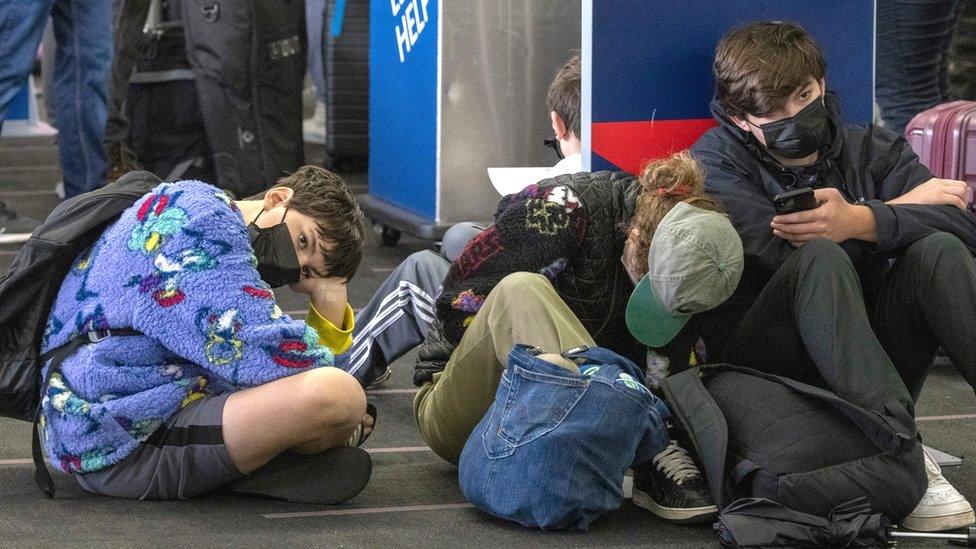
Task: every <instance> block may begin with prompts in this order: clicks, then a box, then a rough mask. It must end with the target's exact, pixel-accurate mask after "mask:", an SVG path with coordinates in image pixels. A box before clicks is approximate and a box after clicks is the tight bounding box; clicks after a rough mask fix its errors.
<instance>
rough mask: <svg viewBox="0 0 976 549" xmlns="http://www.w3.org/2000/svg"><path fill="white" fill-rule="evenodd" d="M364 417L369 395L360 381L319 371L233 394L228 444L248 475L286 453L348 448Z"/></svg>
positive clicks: (226, 418)
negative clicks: (345, 446) (347, 445)
mask: <svg viewBox="0 0 976 549" xmlns="http://www.w3.org/2000/svg"><path fill="white" fill-rule="evenodd" d="M365 412H366V394H365V393H364V392H363V389H362V387H361V386H360V385H359V382H358V381H356V379H355V378H353V377H352V376H351V375H349V374H347V373H346V372H344V371H342V370H339V369H338V368H318V369H315V370H310V371H307V372H302V373H300V374H296V375H294V376H290V377H286V378H283V379H279V380H277V381H272V382H270V383H266V384H264V385H261V386H258V387H252V388H250V389H245V390H243V391H239V392H236V393H234V394H232V395H231V396H230V397H229V398H228V399H227V403H226V404H225V405H224V415H223V434H224V444H226V446H227V451H228V453H230V457H231V459H232V460H233V461H234V465H236V466H237V468H238V469H239V470H240V471H241V472H242V473H244V474H249V473H251V472H252V471H254V470H255V469H257V468H258V467H261V466H262V465H264V464H265V463H267V462H268V461H269V460H271V459H272V458H273V457H275V456H276V455H278V454H280V453H281V452H284V451H285V450H292V451H295V452H299V453H318V452H322V451H325V450H327V449H329V448H334V447H337V446H343V445H345V444H346V443H347V442H348V441H349V437H350V435H351V434H352V432H353V431H354V430H355V429H356V427H357V426H358V425H359V424H360V423H361V422H363V421H364V419H363V417H364V415H365ZM367 427H371V425H368V426H367Z"/></svg>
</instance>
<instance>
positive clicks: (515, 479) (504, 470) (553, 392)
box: [458, 345, 670, 530]
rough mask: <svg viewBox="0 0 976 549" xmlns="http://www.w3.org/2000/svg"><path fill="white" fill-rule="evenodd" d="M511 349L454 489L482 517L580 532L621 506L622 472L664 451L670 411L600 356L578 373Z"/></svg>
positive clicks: (625, 367)
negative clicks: (456, 486)
mask: <svg viewBox="0 0 976 549" xmlns="http://www.w3.org/2000/svg"><path fill="white" fill-rule="evenodd" d="M538 353H539V351H538V350H534V349H532V348H531V347H529V346H526V345H516V346H515V347H514V348H513V349H512V351H511V353H510V354H509V361H508V365H507V368H506V370H505V373H504V374H503V375H502V379H501V381H500V383H499V386H498V390H497V392H496V394H495V402H494V404H493V405H492V407H491V408H490V409H489V410H488V412H487V414H485V417H484V418H483V419H482V420H481V422H480V423H479V424H478V426H477V427H476V428H475V430H474V431H473V432H472V434H471V436H470V437H469V438H468V442H467V444H466V445H465V447H464V450H463V451H462V453H461V459H460V463H459V471H458V474H459V482H460V484H461V490H462V492H463V493H464V495H465V497H466V498H467V499H468V501H470V502H471V503H473V504H474V505H475V506H476V507H478V508H479V509H481V510H482V511H484V512H486V513H489V514H491V515H494V516H497V517H500V518H504V519H508V520H513V521H515V522H518V523H520V524H522V525H525V526H534V527H539V528H543V529H558V528H571V529H578V530H585V529H586V528H587V527H588V526H589V524H590V523H591V522H592V521H593V520H595V519H596V518H597V517H599V516H600V515H602V514H603V513H605V512H607V511H610V510H613V509H616V508H617V507H619V506H620V504H621V502H622V501H623V489H622V485H623V476H624V471H626V469H627V468H628V467H630V466H631V465H633V464H638V463H642V462H644V461H647V460H649V459H650V458H651V457H653V456H654V455H656V454H657V453H658V452H660V451H661V450H662V449H664V447H665V446H666V445H667V442H668V434H667V429H666V426H665V423H664V422H665V420H666V419H667V417H668V416H669V414H670V413H669V411H668V408H667V406H666V405H665V404H664V402H662V401H661V400H660V399H658V398H657V397H655V396H654V395H653V394H652V393H651V392H650V391H649V390H648V389H647V388H646V387H645V386H644V384H643V381H644V375H643V372H642V371H641V370H640V369H639V368H638V367H637V366H636V365H635V364H634V363H633V362H631V361H629V360H627V359H625V358H623V357H621V356H619V355H617V354H615V353H613V352H611V351H608V350H606V349H600V348H592V349H585V350H583V351H580V352H574V353H567V355H566V356H568V357H569V358H580V357H582V358H584V359H585V360H584V361H583V364H582V365H581V366H580V367H579V369H580V373H579V374H576V373H573V372H570V371H569V370H567V369H565V368H562V367H560V366H557V365H555V364H551V363H549V362H547V361H544V360H541V359H539V358H537V357H536V354H538Z"/></svg>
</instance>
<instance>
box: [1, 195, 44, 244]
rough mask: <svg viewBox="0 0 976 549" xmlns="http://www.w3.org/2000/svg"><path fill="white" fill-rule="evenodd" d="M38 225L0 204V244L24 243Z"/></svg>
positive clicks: (36, 222)
mask: <svg viewBox="0 0 976 549" xmlns="http://www.w3.org/2000/svg"><path fill="white" fill-rule="evenodd" d="M40 224H41V223H40V222H39V221H37V220H36V219H33V218H30V217H26V216H22V215H20V214H18V213H17V212H15V211H13V210H12V209H10V208H8V207H7V205H6V204H4V203H3V202H0V244H17V243H22V242H26V241H27V239H28V238H30V235H31V233H32V232H34V229H36V228H37V227H38V225H40Z"/></svg>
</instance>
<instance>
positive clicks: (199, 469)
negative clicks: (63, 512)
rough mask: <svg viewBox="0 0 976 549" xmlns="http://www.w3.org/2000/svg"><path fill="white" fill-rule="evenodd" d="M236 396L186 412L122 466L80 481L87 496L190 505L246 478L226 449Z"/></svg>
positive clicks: (205, 401)
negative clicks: (225, 423) (227, 414)
mask: <svg viewBox="0 0 976 549" xmlns="http://www.w3.org/2000/svg"><path fill="white" fill-rule="evenodd" d="M228 396H230V393H225V394H221V395H217V396H208V397H204V398H202V399H200V400H198V401H196V402H194V403H192V404H190V405H189V406H187V407H186V408H183V409H182V410H180V411H179V412H177V413H176V415H174V416H173V417H171V418H169V420H168V421H166V423H164V424H163V425H162V426H160V427H159V429H157V430H156V432H155V433H153V434H152V436H150V437H149V439H148V440H146V442H143V443H142V444H141V445H140V446H139V447H138V448H136V449H135V451H133V452H132V453H131V454H129V456H128V457H126V458H125V459H124V460H122V461H121V462H119V463H117V464H115V465H113V466H111V467H107V468H105V469H102V470H100V471H95V472H93V473H85V474H79V475H75V478H76V479H77V480H78V484H80V485H81V487H82V488H84V489H85V490H87V491H89V492H92V493H95V494H101V495H104V496H113V497H119V498H130V499H186V498H189V497H193V496H196V495H199V494H202V493H204V492H208V491H210V490H213V489H214V488H217V487H219V486H222V485H224V484H226V483H228V482H230V481H232V480H236V479H239V478H241V477H243V476H244V475H243V474H241V472H240V471H238V470H237V467H236V466H235V465H234V462H233V461H231V459H230V454H228V453H227V447H226V446H225V445H224V435H223V431H222V427H221V425H222V419H223V412H224V403H225V402H226V401H227V397H228Z"/></svg>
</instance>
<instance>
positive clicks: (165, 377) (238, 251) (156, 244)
mask: <svg viewBox="0 0 976 549" xmlns="http://www.w3.org/2000/svg"><path fill="white" fill-rule="evenodd" d="M256 264H257V260H256V259H255V257H254V252H253V250H252V248H251V243H250V240H249V238H248V235H247V229H246V227H245V224H244V219H243V218H242V216H241V213H240V211H239V210H238V209H237V207H236V206H235V205H234V203H233V202H231V201H230V200H229V199H228V198H227V196H226V195H225V194H224V193H222V192H221V191H219V190H218V189H216V188H214V187H212V186H210V185H207V184H205V183H200V182H198V181H182V182H178V183H164V184H162V185H159V186H158V187H156V188H155V189H154V190H153V191H152V192H150V193H149V194H147V195H146V196H145V197H143V198H142V199H140V200H139V201H137V202H136V204H134V205H133V206H132V207H131V208H129V209H128V210H126V211H125V212H124V213H123V214H122V216H121V217H120V218H119V220H118V221H116V222H115V223H114V224H112V225H111V226H109V228H108V229H106V230H105V232H104V233H103V234H102V236H101V238H100V239H99V240H98V241H97V242H96V243H95V244H94V246H93V247H92V248H91V249H90V250H87V251H85V252H83V253H82V254H81V255H80V256H79V257H78V258H77V260H76V261H75V263H74V265H73V267H72V269H71V271H70V273H69V274H68V275H67V276H66V278H65V280H64V282H63V283H62V284H61V290H60V292H59V293H58V297H57V300H56V301H55V303H54V307H53V309H52V311H51V315H50V317H49V318H48V323H47V328H46V330H45V334H44V340H43V344H42V348H43V350H44V351H47V350H48V349H52V348H55V347H58V346H61V345H63V344H64V343H65V342H67V341H68V339H69V338H71V337H72V336H74V335H76V334H79V333H84V332H88V331H91V330H96V329H102V328H124V327H132V328H135V329H136V330H139V331H140V332H142V333H143V334H147V335H145V336H128V337H110V338H107V339H105V340H103V341H101V342H99V343H96V344H93V345H86V346H84V347H82V348H81V349H79V350H78V352H76V353H75V354H74V355H72V356H70V357H68V358H67V359H66V360H65V361H64V362H63V364H62V368H61V371H60V373H58V372H56V373H54V374H53V375H52V376H51V383H50V386H49V387H48V389H47V391H46V392H45V394H44V395H43V411H44V414H43V416H44V417H43V427H44V445H45V449H46V450H47V452H48V456H50V457H51V459H52V460H53V461H54V462H55V463H56V465H57V466H58V467H59V468H60V469H61V470H63V471H65V472H82V473H84V472H90V471H96V470H98V469H102V468H104V467H107V466H109V465H112V464H114V463H118V462H119V461H121V460H122V459H124V458H125V457H126V456H127V455H129V453H131V452H132V450H134V449H135V448H136V447H137V446H138V445H139V444H140V443H142V442H143V441H145V440H146V439H147V438H149V436H150V435H151V434H152V433H153V432H154V431H155V430H156V429H157V428H158V427H159V426H160V425H161V424H162V423H163V422H164V421H166V420H167V419H168V418H170V417H171V416H172V415H173V414H175V413H176V412H177V411H179V410H180V409H181V408H183V407H184V406H186V405H187V404H189V403H190V402H193V401H194V400H196V399H198V398H201V397H202V396H203V395H204V394H208V393H217V392H225V391H234V390H236V389H239V388H243V387H251V386H255V385H260V384H262V383H266V382H269V381H272V380H275V379H278V378H281V377H284V376H288V375H291V374H294V373H296V372H301V371H304V370H307V369H309V368H314V367H319V366H329V365H331V364H332V361H333V357H332V352H331V351H330V350H329V349H328V348H327V347H323V346H320V345H319V340H318V335H317V334H316V332H315V330H313V329H312V328H310V327H308V326H307V325H306V324H305V323H304V322H301V321H297V320H292V319H291V318H289V317H288V316H286V315H283V314H282V312H281V309H279V308H278V306H277V305H276V303H275V300H274V296H273V294H272V293H271V289H270V288H269V287H268V285H267V284H265V283H264V282H263V281H262V280H261V277H260V276H259V275H258V272H257V270H256V268H255V265H256ZM45 373H46V369H45Z"/></svg>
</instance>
